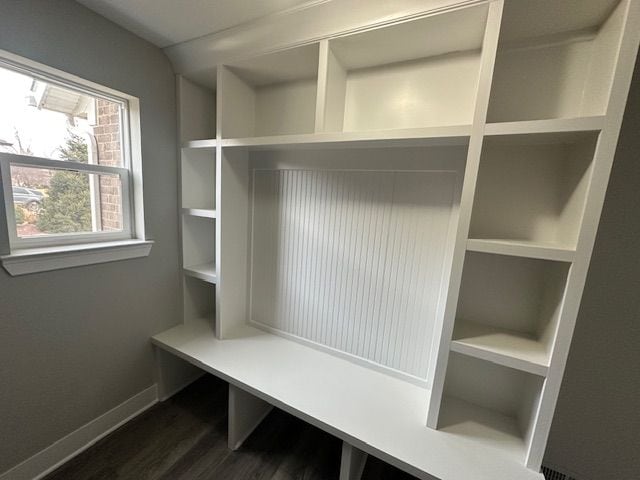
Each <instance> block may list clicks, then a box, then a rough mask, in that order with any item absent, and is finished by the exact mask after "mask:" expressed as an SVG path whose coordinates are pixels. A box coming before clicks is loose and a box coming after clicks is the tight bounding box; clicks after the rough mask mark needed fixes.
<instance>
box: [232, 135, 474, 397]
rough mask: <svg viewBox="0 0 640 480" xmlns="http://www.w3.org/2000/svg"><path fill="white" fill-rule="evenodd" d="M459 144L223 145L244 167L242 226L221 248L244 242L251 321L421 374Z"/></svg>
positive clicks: (447, 249)
mask: <svg viewBox="0 0 640 480" xmlns="http://www.w3.org/2000/svg"><path fill="white" fill-rule="evenodd" d="M466 153H467V147H466V146H453V147H428V148H424V147H394V148H347V149H336V150H332V151H331V156H330V157H329V158H328V157H327V156H326V150H324V149H320V150H293V151H292V150H281V151H276V150H267V151H248V152H247V151H245V152H244V153H242V152H241V149H230V150H227V149H225V151H224V154H223V156H224V158H225V161H229V162H230V165H233V166H234V167H235V168H237V166H238V165H240V162H241V161H242V160H241V157H242V156H243V155H244V156H245V157H246V158H247V163H246V165H247V167H248V171H247V172H246V175H247V177H248V178H250V182H249V184H248V185H247V188H246V190H243V191H239V192H238V197H240V196H244V197H245V198H247V199H248V200H250V203H249V208H250V209H251V212H250V213H249V215H248V218H249V219H250V231H249V232H246V233H243V232H238V235H240V236H241V237H236V238H235V239H233V240H228V241H229V242H231V244H232V245H234V246H237V251H236V252H235V254H237V257H234V255H231V257H227V258H237V260H236V261H235V262H234V265H239V264H241V263H243V261H242V260H241V259H242V258H244V257H245V256H246V247H245V245H246V244H247V243H248V244H249V245H250V258H249V259H248V263H249V270H250V272H251V278H250V279H249V281H248V282H247V284H248V287H249V292H248V299H249V302H250V304H249V306H248V308H247V310H248V311H249V315H248V316H249V318H250V323H252V324H253V325H254V326H257V327H259V328H262V329H265V330H267V331H269V332H271V333H276V334H278V335H281V336H284V337H286V338H289V339H292V340H296V341H299V342H301V343H305V344H312V345H314V346H315V347H317V348H322V349H324V350H326V351H328V352H331V353H333V354H336V355H339V356H342V357H346V358H349V359H350V360H353V361H355V362H357V363H364V364H367V365H369V366H371V367H373V368H376V369H381V370H384V371H386V372H388V373H390V374H392V375H395V376H400V377H402V378H404V379H407V380H409V381H412V382H414V383H417V384H423V385H424V384H425V382H426V376H427V372H428V369H429V365H430V362H431V361H432V359H431V353H432V352H431V350H430V348H429V346H430V345H431V344H432V342H433V334H434V328H436V326H437V325H438V323H439V318H440V316H441V315H442V298H441V294H442V292H443V282H444V281H445V278H446V272H447V270H448V268H449V267H448V265H449V262H450V261H451V255H452V248H451V245H452V239H453V235H454V229H453V226H454V225H455V224H456V218H457V211H458V203H459V199H460V188H461V181H462V172H463V171H464V163H465V159H466ZM235 175H239V174H238V173H235ZM229 193H230V192H229ZM236 203H237V202H236ZM235 215H236V217H237V218H240V217H239V216H240V212H239V211H238V210H237V209H236V210H235ZM243 239H246V240H243ZM234 250H235V249H234ZM227 251H228V250H227ZM224 261H225V259H223V262H224ZM226 271H227V270H225V272H226ZM224 276H225V278H227V275H226V273H224ZM237 295H239V296H240V297H242V298H244V293H243V292H237ZM222 322H223V325H222V328H223V329H224V328H225V325H224V322H225V318H224V317H223V319H222Z"/></svg>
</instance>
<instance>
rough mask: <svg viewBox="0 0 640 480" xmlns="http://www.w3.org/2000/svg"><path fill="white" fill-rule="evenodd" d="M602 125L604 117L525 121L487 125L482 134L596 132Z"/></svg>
mask: <svg viewBox="0 0 640 480" xmlns="http://www.w3.org/2000/svg"><path fill="white" fill-rule="evenodd" d="M603 125H604V115H593V116H589V117H578V118H556V119H550V120H526V121H520V122H497V123H488V124H487V125H486V127H485V131H484V134H485V135H488V136H497V135H523V134H545V133H571V132H597V131H600V130H601V129H602V126H603Z"/></svg>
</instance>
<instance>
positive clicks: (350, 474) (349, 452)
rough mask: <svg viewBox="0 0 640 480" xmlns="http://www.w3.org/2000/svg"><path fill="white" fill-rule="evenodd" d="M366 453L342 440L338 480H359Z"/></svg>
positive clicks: (365, 461)
mask: <svg viewBox="0 0 640 480" xmlns="http://www.w3.org/2000/svg"><path fill="white" fill-rule="evenodd" d="M367 456H368V455H367V454H366V453H365V452H363V451H362V450H359V449H357V448H356V447H354V446H353V445H351V444H349V443H347V442H342V456H341V457H340V480H360V478H361V477H362V472H363V471H364V466H365V464H366V463H367Z"/></svg>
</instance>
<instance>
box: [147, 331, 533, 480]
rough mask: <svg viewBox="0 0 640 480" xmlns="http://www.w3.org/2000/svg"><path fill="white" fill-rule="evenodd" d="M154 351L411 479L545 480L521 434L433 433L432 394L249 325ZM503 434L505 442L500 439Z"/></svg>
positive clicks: (182, 338)
mask: <svg viewBox="0 0 640 480" xmlns="http://www.w3.org/2000/svg"><path fill="white" fill-rule="evenodd" d="M152 341H153V343H154V344H155V345H157V346H159V347H160V348H163V349H165V350H167V351H169V352H171V353H173V354H175V355H177V356H179V357H181V358H182V359H184V360H186V361H188V362H190V363H192V364H194V365H196V366H198V367H200V368H202V369H204V370H206V371H207V372H209V373H212V374H214V375H216V376H218V377H220V378H222V379H224V380H226V381H228V382H229V383H231V384H233V385H235V386H236V387H239V388H241V389H242V390H244V391H247V392H249V393H251V394H252V395H255V396H257V397H259V398H261V399H262V400H265V401H267V402H268V403H270V404H272V405H274V406H276V407H278V408H281V409H283V410H285V411H286V412H288V413H291V414H293V415H295V416H297V417H298V418H301V419H303V420H305V421H307V422H309V423H311V424H312V425H315V426H317V427H319V428H321V429H323V430H325V431H327V432H329V433H331V434H332V435H335V436H337V437H339V438H341V439H343V440H344V441H346V442H348V443H350V444H352V445H353V446H355V447H356V448H358V449H361V450H363V451H364V452H366V453H369V454H372V455H374V456H376V457H378V458H380V459H382V460H384V461H386V462H389V463H391V464H393V465H395V466H397V467H399V468H401V469H403V470H405V471H407V472H409V473H411V474H413V475H416V476H418V477H419V478H423V479H432V478H434V477H435V478H438V479H441V480H462V479H469V478H473V479H474V480H502V479H504V480H507V479H508V480H512V479H514V478H517V479H519V480H534V479H535V480H542V479H543V477H542V475H541V474H540V473H537V472H534V471H532V470H529V469H527V468H526V467H525V466H524V465H523V464H522V458H523V455H524V448H525V447H524V442H523V440H522V439H521V436H519V435H516V434H515V433H511V432H509V433H507V434H504V433H500V432H501V430H502V428H501V427H500V426H499V425H496V428H497V430H495V429H494V428H492V427H491V426H489V427H485V432H489V434H488V435H487V436H475V435H474V434H475V428H476V422H475V419H474V422H472V423H470V424H458V425H456V426H455V431H453V432H449V431H446V430H445V431H437V430H433V429H430V428H427V427H426V410H425V407H426V403H427V401H428V398H429V390H427V389H425V388H422V387H419V386H416V385H413V384H410V383H408V382H404V381H402V380H399V379H396V378H393V377H391V376H388V375H385V374H382V373H380V372H376V371H374V370H371V369H369V368H366V367H362V366H359V365H356V364H354V363H352V362H349V361H347V360H344V359H341V358H338V357H336V356H333V355H330V354H327V353H324V352H320V351H318V350H315V349H313V348H310V347H307V346H304V345H301V344H299V343H297V342H292V341H290V340H286V339H284V338H282V337H279V336H276V335H271V334H268V333H265V332H263V331H261V330H257V329H253V328H250V327H245V328H244V329H242V330H240V331H237V332H236V335H234V336H233V338H231V339H228V340H218V339H216V338H215V336H214V333H213V331H212V329H211V326H210V325H209V324H208V323H207V322H206V321H193V322H190V323H189V324H188V325H180V326H177V327H174V328H172V329H170V330H167V331H166V332H163V333H160V334H158V335H156V336H154V337H153V338H152ZM496 435H500V440H501V441H500V442H496V441H495V438H496Z"/></svg>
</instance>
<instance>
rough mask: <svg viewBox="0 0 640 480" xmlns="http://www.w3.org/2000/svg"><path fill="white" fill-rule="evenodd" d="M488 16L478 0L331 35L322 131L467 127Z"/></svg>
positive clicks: (471, 113)
mask: <svg viewBox="0 0 640 480" xmlns="http://www.w3.org/2000/svg"><path fill="white" fill-rule="evenodd" d="M486 17H487V6H486V5H482V6H476V7H470V8H463V9H459V10H456V11H454V12H451V13H446V14H442V15H432V16H428V17H425V18H422V19H418V20H413V21H409V22H404V23H400V24H397V25H393V26H391V27H387V28H379V29H374V30H370V31H367V32H363V33H359V34H354V35H349V36H345V37H340V38H336V39H334V40H331V41H330V42H329V51H328V59H327V72H326V82H327V83H326V105H325V107H324V108H325V110H324V114H325V119H324V126H323V128H322V129H323V130H324V131H333V132H337V131H346V132H352V131H367V130H387V129H400V128H414V127H433V126H444V125H466V124H471V122H472V118H473V111H474V105H475V98H476V90H477V85H478V75H479V70H480V52H481V48H482V40H483V35H484V29H485V23H486ZM453 28H455V29H456V32H457V33H456V35H451V34H450V32H451V29H453Z"/></svg>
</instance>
